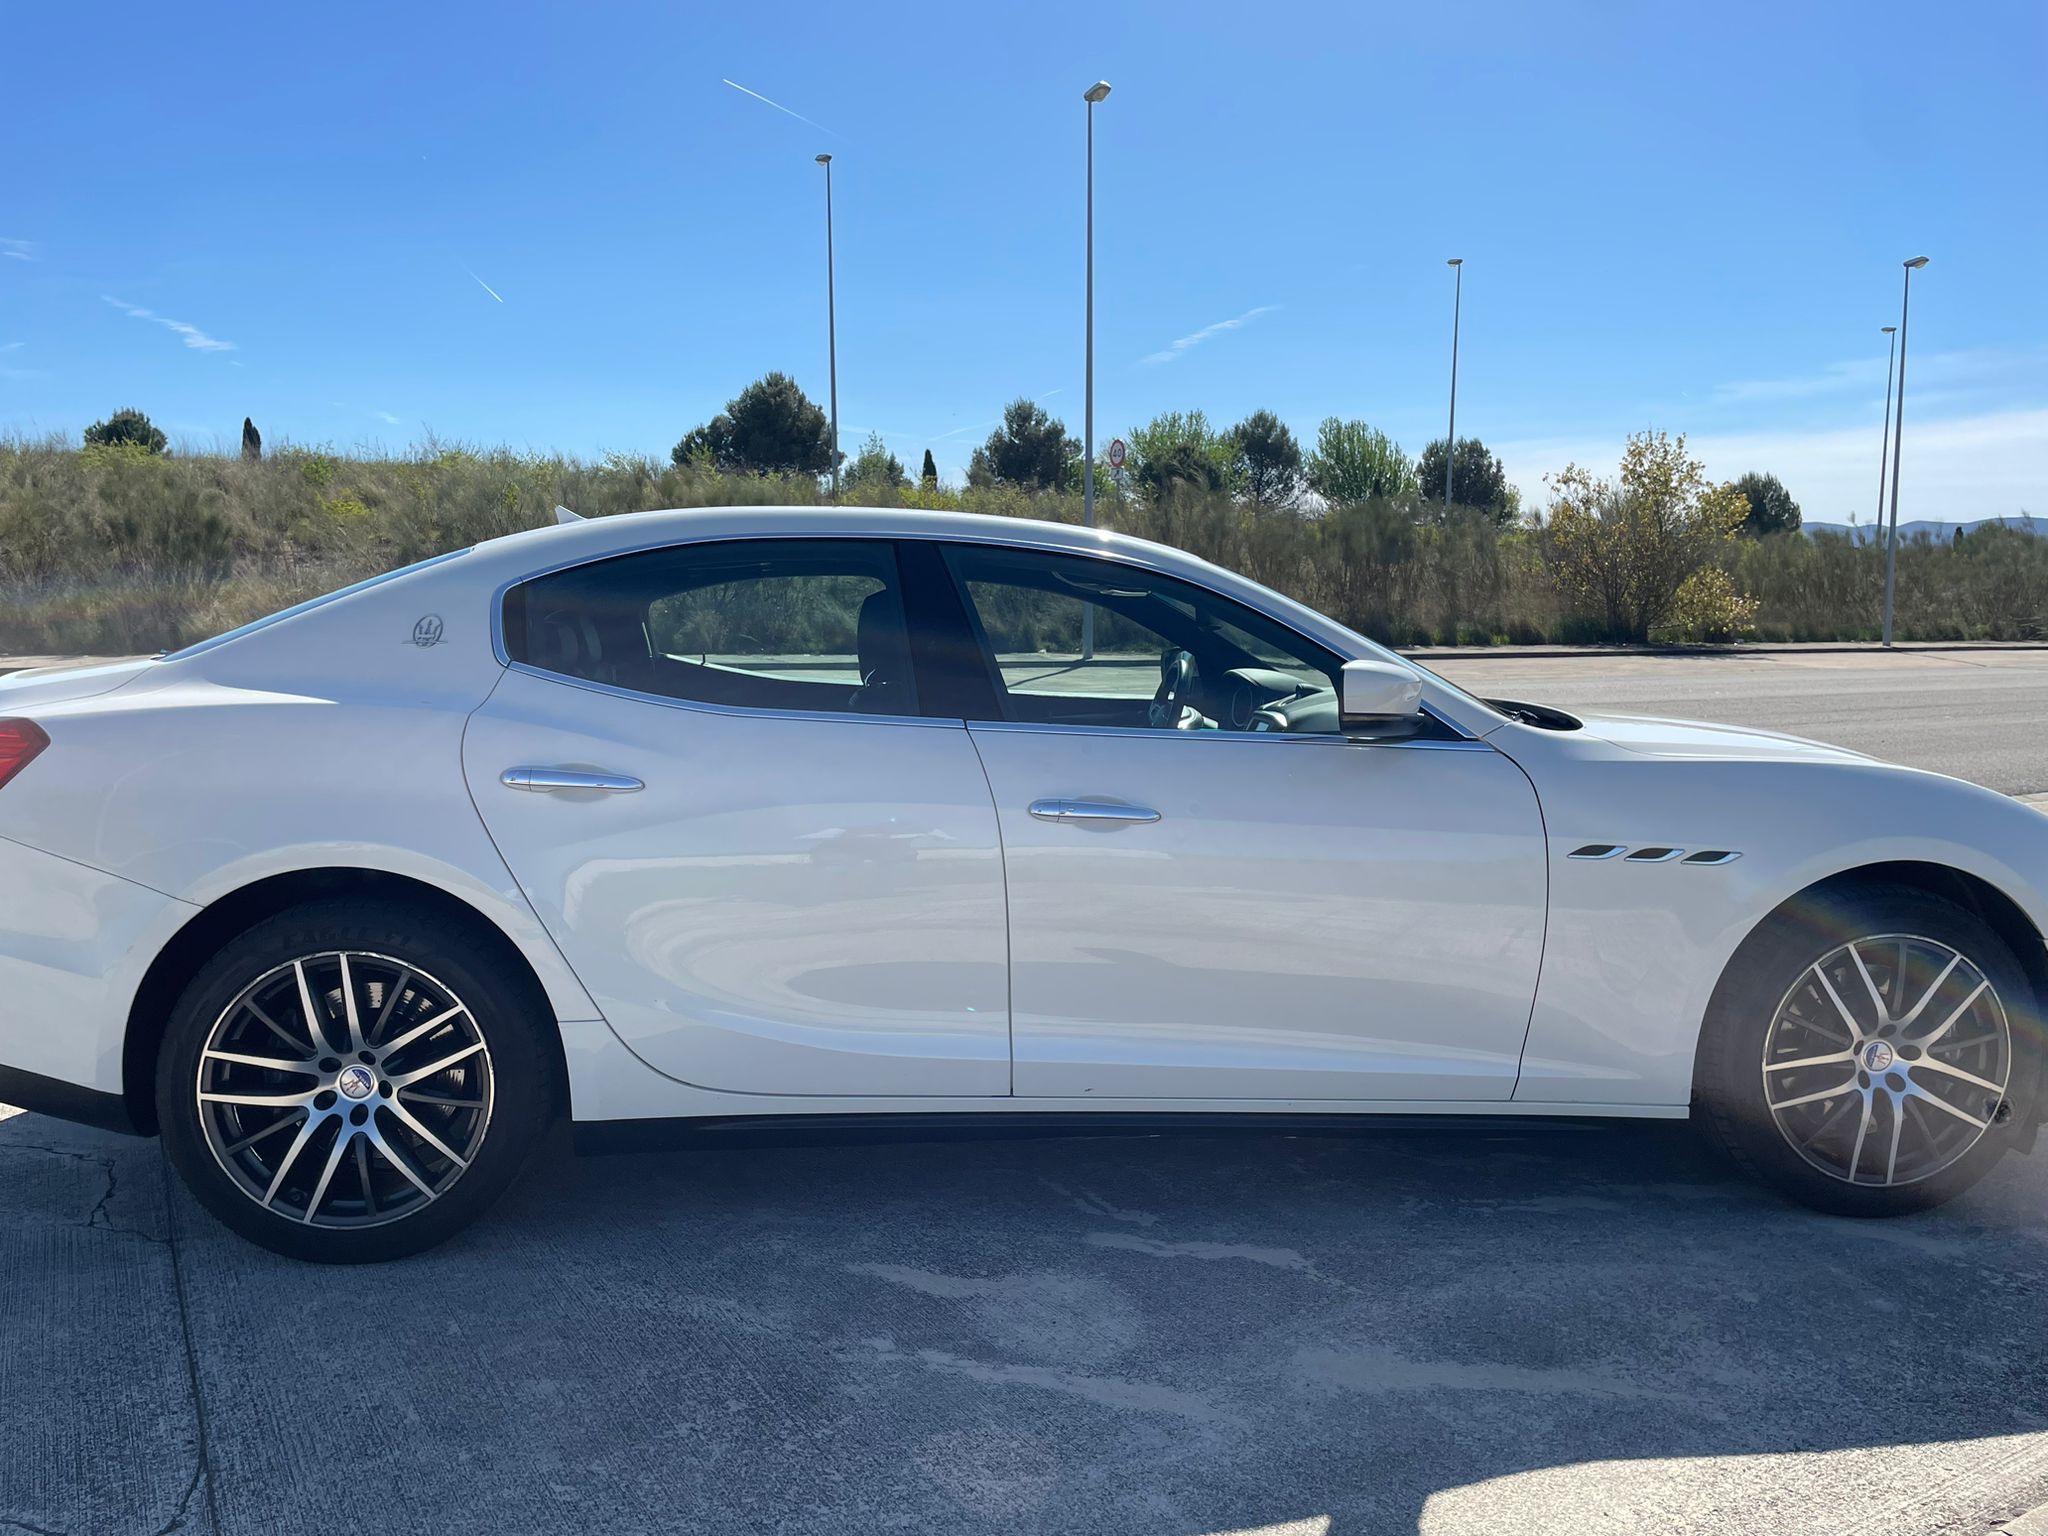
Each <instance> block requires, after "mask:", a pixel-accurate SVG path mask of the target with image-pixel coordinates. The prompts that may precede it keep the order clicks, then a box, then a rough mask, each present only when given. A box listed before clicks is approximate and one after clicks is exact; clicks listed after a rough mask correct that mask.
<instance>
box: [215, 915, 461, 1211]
mask: <svg viewBox="0 0 2048 1536" xmlns="http://www.w3.org/2000/svg"><path fill="white" fill-rule="evenodd" d="M195 1092H196V1095H197V1104H198V1110H199V1120H200V1125H201V1128H202V1130H203V1131H204V1133H205V1136H206V1142H207V1145H208V1147H210V1148H211V1149H212V1152H213V1155H214V1158H215V1159H216V1161H218V1162H219V1164H220V1166H221V1168H222V1169H223V1170H225V1171H226V1173H227V1174H228V1176H229V1177H230V1178H231V1179H233V1180H234V1182H235V1183H236V1185H237V1186H239V1187H240V1189H241V1190H242V1192H243V1193H244V1194H245V1195H247V1196H248V1197H249V1198H250V1199H251V1200H253V1201H255V1202H256V1203H257V1204H258V1205H260V1206H262V1207H263V1208H264V1209H266V1210H269V1211H273V1212H275V1213H276V1214H278V1215H279V1216H282V1217H285V1218H287V1219H289V1220H293V1221H298V1222H301V1223H304V1224H306V1225H309V1226H318V1227H369V1226H381V1225H383V1224H385V1223H387V1222H392V1221H398V1220H402V1219H403V1218H405V1217H407V1216H409V1215H411V1214H413V1213H414V1212H415V1211H418V1210H420V1209H421V1208H422V1207H424V1206H426V1205H429V1204H431V1203H432V1202H433V1201H435V1200H437V1199H439V1198H440V1197H441V1196H442V1195H444V1194H446V1193H447V1192H448V1190H449V1188H450V1187H451V1186H453V1184H454V1183H455V1181H456V1180H457V1179H459V1178H461V1176H462V1174H463V1172H464V1170H466V1169H467V1168H468V1167H469V1165H470V1163H471V1162H472V1161H473V1160H474V1159H475V1157H476V1153H477V1150H478V1148H480V1147H481V1146H482V1145H483V1140H484V1135H485V1133H486V1131H487V1130H488V1129H489V1126H490V1118H491V1105H492V1100H493V1085H492V1078H491V1054H490V1048H489V1046H488V1044H487V1043H486V1042H485V1040H484V1037H483V1034H482V1031H481V1030H480V1029H479V1027H478V1025H477V1021H476V1019H475V1018H474V1016H472V1015H471V1013H470V1011H469V1009H468V1007H467V1006H466V1005H465V1004H464V1003H463V1002H462V1000H461V999H460V998H458V997H456V996H455V994H454V993H453V992H451V991H450V990H449V989H448V988H447V987H446V986H444V985H443V984H442V983H440V982H439V981H436V980H435V979H434V978H433V977H431V976H429V975H427V974H426V973H425V972H423V971H420V970H418V969H417V968H415V967H413V966H410V965H408V964H406V963H405V962H404V961H403V960H397V959H393V958H392V957H390V956H387V955H379V954H368V953H363V952H360V951H353V950H347V951H340V950H338V951H328V952H325V953H319V954H311V955H305V956H302V957H300V958H298V959H295V960H290V961H287V962H286V963H285V964H283V965H280V966H277V967H275V968H274V969H272V970H270V971H267V972H266V973H265V974H264V975H262V976H260V977H258V978H257V979H256V980H255V981H253V982H251V983H250V984H249V986H247V987H246V988H244V989H243V991H242V992H241V994H240V995H239V996H238V997H237V998H236V999H235V1000H234V1002H232V1003H231V1004H229V1005H228V1007H227V1009H226V1010H225V1011H224V1012H223V1013H222V1014H221V1016H220V1018H219V1019H218V1020H216V1021H215V1023H214V1025H213V1028H212V1030H211V1031H210V1032H209V1034H208V1035H207V1039H206V1045H205V1048H204V1050H203V1051H202V1052H201V1054H200V1059H199V1071H198V1076H197V1080H196V1083H195Z"/></svg>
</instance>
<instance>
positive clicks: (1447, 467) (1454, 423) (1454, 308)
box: [1444, 256, 1465, 512]
mask: <svg viewBox="0 0 2048 1536" xmlns="http://www.w3.org/2000/svg"><path fill="white" fill-rule="evenodd" d="M1445 265H1446V266H1448V267H1449V268H1450V269H1451V270H1452V271H1453V272H1455V273H1456V274H1457V285H1456V286H1455V287H1454V288H1453V289H1452V291H1451V427H1450V431H1449V432H1448V433H1446V434H1445V436H1444V510H1445V511H1446V512H1448V511H1449V510H1450V509H1451V465H1452V464H1453V463H1455V462H1456V461H1457V457H1458V319H1459V316H1460V314H1461V312H1462V311H1463V310H1464V308H1465V258H1464V257H1462V256H1453V257H1452V258H1451V259H1450V260H1449V261H1447V262H1446V263H1445Z"/></svg>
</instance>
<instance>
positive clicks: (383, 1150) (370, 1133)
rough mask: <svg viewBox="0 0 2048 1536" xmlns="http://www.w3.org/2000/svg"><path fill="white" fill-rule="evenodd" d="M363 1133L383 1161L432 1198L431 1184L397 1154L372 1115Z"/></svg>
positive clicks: (395, 1148)
mask: <svg viewBox="0 0 2048 1536" xmlns="http://www.w3.org/2000/svg"><path fill="white" fill-rule="evenodd" d="M363 1135H364V1137H365V1138H366V1139H367V1140H368V1141H369V1143H370V1145H371V1146H372V1147H373V1148H375V1149H376V1151H377V1153H378V1155H379V1156H381V1157H382V1158H383V1159H384V1161H385V1162H387V1163H389V1164H390V1165H391V1166H392V1167H394V1168H396V1169H397V1170H398V1171H399V1172H400V1173H402V1174H404V1175H405V1176H406V1178H407V1179H409V1180H411V1181H412V1186H413V1188H415V1189H417V1190H418V1191H419V1192H420V1193H421V1194H423V1195H425V1196H426V1197H427V1198H428V1199H429V1200H431V1199H433V1198H434V1190H433V1186H432V1185H430V1184H428V1183H427V1181H426V1180H425V1179H423V1178H421V1177H420V1176H419V1175H418V1174H417V1173H414V1172H413V1171H412V1165H411V1164H410V1163H408V1162H407V1161H406V1160H405V1159H404V1158H403V1157H401V1156H400V1155H399V1152H398V1148H397V1147H396V1146H394V1145H393V1144H392V1143H391V1141H390V1140H389V1139H388V1138H386V1136H385V1135H384V1133H383V1132H382V1131H380V1130H378V1129H377V1121H376V1118H375V1117H374V1116H372V1117H371V1120H370V1123H369V1124H368V1125H366V1126H364V1127H363Z"/></svg>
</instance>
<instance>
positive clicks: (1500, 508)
mask: <svg viewBox="0 0 2048 1536" xmlns="http://www.w3.org/2000/svg"><path fill="white" fill-rule="evenodd" d="M1415 478H1416V479H1417V480H1418V481H1420V482H1421V494H1422V498H1423V499H1424V500H1425V501H1440V500H1442V498H1443V494H1444V439H1442V438H1440V437H1439V438H1437V439H1436V440H1435V441H1434V442H1432V443H1431V444H1430V445H1429V446H1428V447H1427V448H1425V449H1423V450H1422V457H1421V458H1420V459H1418V460H1417V461H1416V464H1415ZM1512 489H1513V487H1512V486H1510V485H1509V484H1508V472H1507V470H1506V469H1505V468H1503V467H1502V465H1501V462H1500V460H1499V459H1497V458H1495V457H1494V456H1493V454H1492V453H1491V452H1489V451H1488V449H1487V446H1486V444H1484V443H1482V442H1481V441H1479V439H1478V438H1476V437H1461V438H1459V439H1458V447H1457V451H1456V452H1455V453H1454V454H1453V455H1452V456H1451V505H1452V506H1454V507H1476V508H1478V509H1479V510H1480V511H1482V512H1484V513H1486V514H1487V515H1488V516H1489V517H1491V518H1492V519H1493V520H1494V521H1495V522H1496V523H1498V524H1500V526H1502V527H1503V528H1505V527H1506V526H1507V525H1508V524H1509V523H1511V522H1513V521H1514V512H1513V510H1512V508H1513V507H1514V505H1515V499H1514V498H1513V497H1512V496H1510V494H1509V492H1510V491H1511V490H1512Z"/></svg>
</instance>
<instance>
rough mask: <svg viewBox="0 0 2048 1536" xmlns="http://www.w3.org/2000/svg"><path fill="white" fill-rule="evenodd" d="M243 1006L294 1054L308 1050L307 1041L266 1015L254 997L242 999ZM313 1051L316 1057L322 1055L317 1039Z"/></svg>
mask: <svg viewBox="0 0 2048 1536" xmlns="http://www.w3.org/2000/svg"><path fill="white" fill-rule="evenodd" d="M242 1006H243V1007H244V1008H246V1009H248V1010H249V1013H250V1016H251V1017H252V1018H254V1019H255V1020H256V1022H257V1023H258V1024H261V1025H262V1026H263V1027H264V1028H265V1029H267V1030H269V1031H270V1032H271V1033H272V1034H273V1035H275V1036H277V1038H278V1039H280V1040H282V1041H283V1042H284V1043H285V1044H286V1045H288V1046H290V1047H291V1048H292V1050H293V1051H294V1052H297V1051H301V1050H304V1049H305V1048H306V1042H305V1041H303V1040H300V1039H299V1038H298V1037H297V1036H296V1035H294V1034H292V1032H291V1031H290V1030H288V1029H286V1028H285V1027H284V1026H283V1025H282V1024H280V1023H278V1022H277V1020H275V1019H273V1018H272V1017H271V1016H270V1015H269V1014H267V1013H265V1012H264V1011H263V1010H262V1009H261V1008H259V1007H257V1006H256V999H254V998H253V997H247V998H244V999H242ZM312 1051H313V1054H314V1055H315V1056H318V1055H319V1054H320V1042H319V1041H318V1040H317V1039H316V1040H315V1041H314V1042H313V1044H312Z"/></svg>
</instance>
